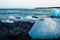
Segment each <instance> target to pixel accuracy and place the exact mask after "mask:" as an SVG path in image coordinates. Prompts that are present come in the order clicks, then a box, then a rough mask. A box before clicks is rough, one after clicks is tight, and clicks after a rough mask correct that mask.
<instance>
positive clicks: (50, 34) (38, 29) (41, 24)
mask: <svg viewBox="0 0 60 40" xmlns="http://www.w3.org/2000/svg"><path fill="white" fill-rule="evenodd" d="M59 30H60V27H59V25H58V24H57V23H56V21H54V20H53V19H52V18H45V19H44V20H42V21H41V20H37V21H36V22H35V24H34V25H33V27H32V28H31V30H29V32H28V34H29V35H30V36H31V37H32V38H33V39H37V38H38V39H39V38H40V39H45V38H46V39H52V38H58V37H59V36H60V31H59Z"/></svg>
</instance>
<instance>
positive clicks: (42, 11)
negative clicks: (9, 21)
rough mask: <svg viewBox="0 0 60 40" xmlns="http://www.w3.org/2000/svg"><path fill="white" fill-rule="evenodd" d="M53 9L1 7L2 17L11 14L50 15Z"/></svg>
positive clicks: (17, 15) (0, 15)
mask: <svg viewBox="0 0 60 40" xmlns="http://www.w3.org/2000/svg"><path fill="white" fill-rule="evenodd" d="M50 10H51V9H0V18H5V17H8V16H10V15H12V16H15V17H20V16H49V14H50Z"/></svg>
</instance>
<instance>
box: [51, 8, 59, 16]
mask: <svg viewBox="0 0 60 40" xmlns="http://www.w3.org/2000/svg"><path fill="white" fill-rule="evenodd" d="M51 16H54V17H59V16H60V10H59V9H55V8H54V9H52V10H51Z"/></svg>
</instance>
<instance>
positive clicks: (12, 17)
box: [8, 15, 16, 19]
mask: <svg viewBox="0 0 60 40" xmlns="http://www.w3.org/2000/svg"><path fill="white" fill-rule="evenodd" d="M8 18H9V19H16V18H15V17H14V16H12V15H11V16H9V17H8Z"/></svg>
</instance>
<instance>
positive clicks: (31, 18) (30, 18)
mask: <svg viewBox="0 0 60 40" xmlns="http://www.w3.org/2000/svg"><path fill="white" fill-rule="evenodd" d="M24 19H26V20H37V19H36V18H33V17H32V16H27V17H25V18H24Z"/></svg>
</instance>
